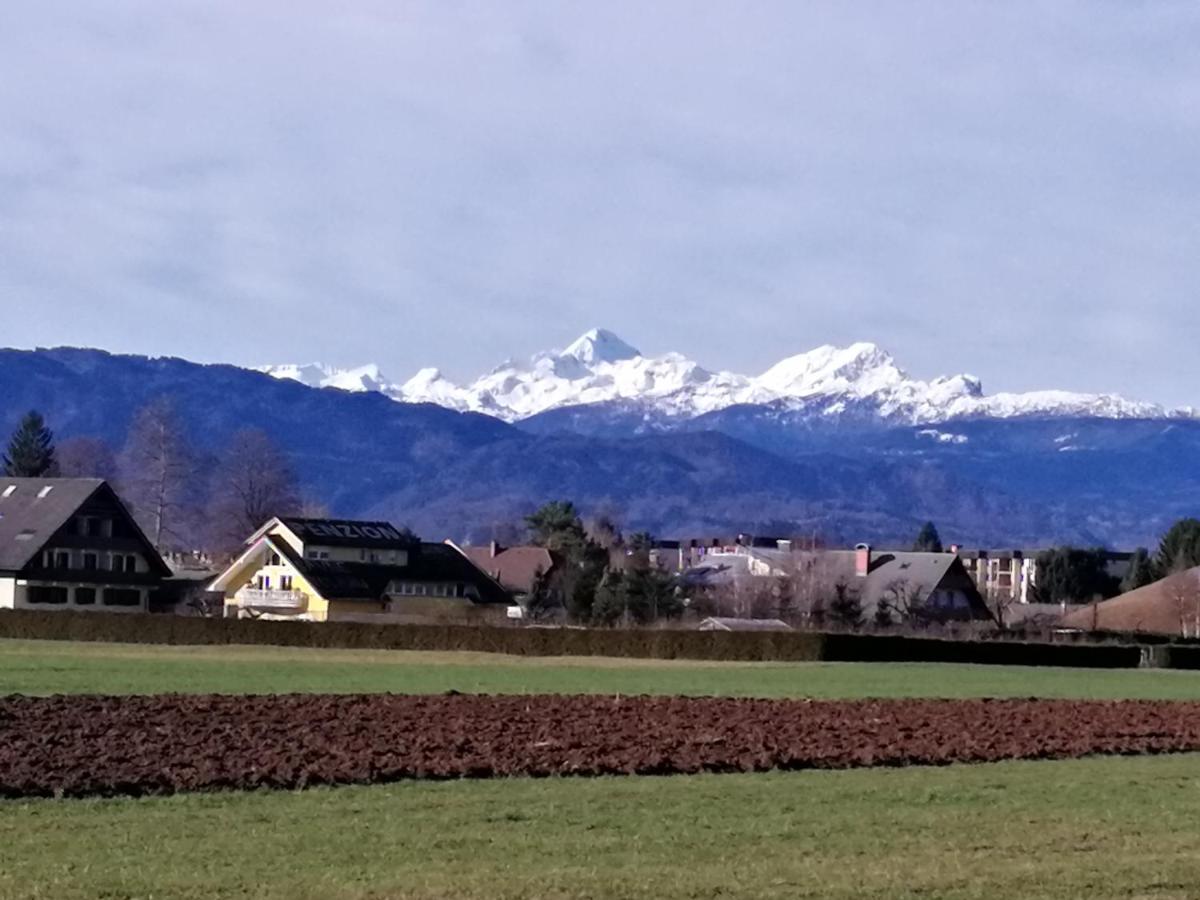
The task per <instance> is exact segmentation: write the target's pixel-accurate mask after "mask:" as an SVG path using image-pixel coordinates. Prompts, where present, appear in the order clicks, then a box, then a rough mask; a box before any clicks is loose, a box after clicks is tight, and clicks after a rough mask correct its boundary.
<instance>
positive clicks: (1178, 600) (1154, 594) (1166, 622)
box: [1058, 567, 1200, 638]
mask: <svg viewBox="0 0 1200 900" xmlns="http://www.w3.org/2000/svg"><path fill="white" fill-rule="evenodd" d="M1058 627H1060V628H1066V629H1072V630H1079V631H1113V632H1143V633H1145V634H1165V635H1170V636H1172V637H1188V638H1194V637H1200V567H1197V568H1194V569H1187V570H1185V571H1182V572H1176V573H1174V574H1172V575H1168V576H1167V577H1166V578H1162V579H1160V580H1158V581H1155V582H1154V583H1153V584H1148V585H1146V586H1145V587H1141V588H1138V589H1137V590H1134V591H1129V592H1128V593H1125V594H1121V595H1120V596H1119V597H1113V598H1112V599H1111V600H1104V601H1101V602H1100V603H1089V604H1087V605H1086V606H1079V607H1076V608H1074V609H1072V610H1071V611H1070V612H1068V613H1067V614H1066V615H1064V616H1063V617H1062V618H1061V619H1060V620H1059V622H1058Z"/></svg>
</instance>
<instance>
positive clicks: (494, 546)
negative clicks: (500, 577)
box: [488, 541, 500, 559]
mask: <svg viewBox="0 0 1200 900" xmlns="http://www.w3.org/2000/svg"><path fill="white" fill-rule="evenodd" d="M499 552H500V545H499V544H497V543H496V542H495V541H492V543H491V544H490V545H489V546H488V553H489V554H490V555H491V558H492V559H495V558H496V554H497V553H499Z"/></svg>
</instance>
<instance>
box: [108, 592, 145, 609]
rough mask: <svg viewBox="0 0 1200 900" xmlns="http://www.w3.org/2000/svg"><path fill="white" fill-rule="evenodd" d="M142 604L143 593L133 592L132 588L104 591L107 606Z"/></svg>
mask: <svg viewBox="0 0 1200 900" xmlns="http://www.w3.org/2000/svg"><path fill="white" fill-rule="evenodd" d="M141 603H142V595H141V592H139V591H136V590H133V589H132V588H105V589H104V605H105V606H140V605H141Z"/></svg>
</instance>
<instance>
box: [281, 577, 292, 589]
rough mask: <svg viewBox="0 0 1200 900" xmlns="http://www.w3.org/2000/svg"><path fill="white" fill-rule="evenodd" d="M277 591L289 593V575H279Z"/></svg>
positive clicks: (290, 587)
mask: <svg viewBox="0 0 1200 900" xmlns="http://www.w3.org/2000/svg"><path fill="white" fill-rule="evenodd" d="M279 589H280V590H281V591H290V590H291V589H292V576H291V575H281V576H280V577H279Z"/></svg>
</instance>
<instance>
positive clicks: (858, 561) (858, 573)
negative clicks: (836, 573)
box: [854, 544, 871, 578]
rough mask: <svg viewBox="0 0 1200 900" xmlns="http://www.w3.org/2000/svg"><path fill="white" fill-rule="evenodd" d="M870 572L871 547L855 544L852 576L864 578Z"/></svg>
mask: <svg viewBox="0 0 1200 900" xmlns="http://www.w3.org/2000/svg"><path fill="white" fill-rule="evenodd" d="M870 571H871V545H870V544H857V545H855V547H854V575H855V577H857V578H866V577H867V575H868V573H870Z"/></svg>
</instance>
